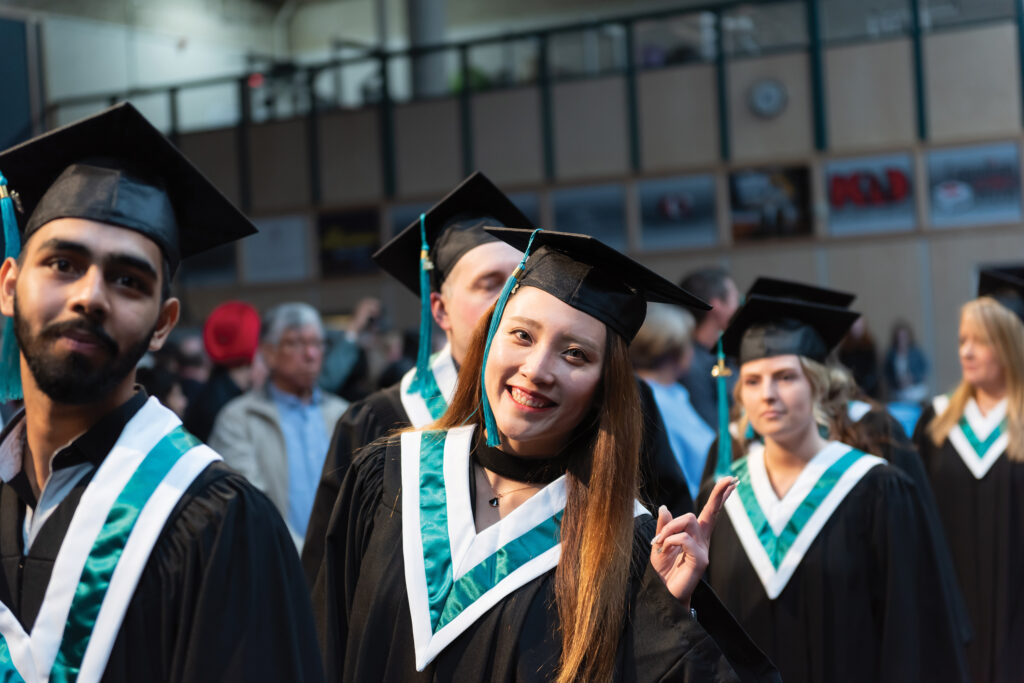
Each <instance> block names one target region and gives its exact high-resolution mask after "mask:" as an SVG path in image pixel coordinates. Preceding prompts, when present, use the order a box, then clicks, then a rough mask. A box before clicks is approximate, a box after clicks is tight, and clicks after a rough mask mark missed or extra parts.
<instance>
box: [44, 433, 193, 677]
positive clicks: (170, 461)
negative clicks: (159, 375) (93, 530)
mask: <svg viewBox="0 0 1024 683" xmlns="http://www.w3.org/2000/svg"><path fill="white" fill-rule="evenodd" d="M199 444H200V442H199V440H198V439H196V438H195V437H194V436H192V435H191V434H189V433H188V432H186V431H185V430H184V429H183V428H182V427H180V426H179V427H177V428H176V429H174V430H173V431H172V432H170V433H169V434H167V435H166V436H165V437H164V438H162V439H161V440H160V441H159V442H158V443H157V444H156V446H154V447H153V450H151V451H150V452H149V453H148V454H147V455H146V457H145V458H144V459H143V461H142V463H141V464H140V465H139V467H138V469H136V470H135V473H134V474H133V475H132V477H131V479H129V480H128V484H127V485H125V487H124V490H122V491H121V493H120V494H119V495H118V497H117V500H115V501H114V505H113V507H111V508H110V512H109V513H108V514H107V520H106V521H105V522H104V523H103V528H102V529H100V533H99V535H98V536H97V537H96V542H95V543H93V546H92V550H90V551H89V557H88V558H87V559H86V561H85V567H84V568H83V569H82V577H81V579H80V580H79V582H78V587H77V588H76V589H75V597H74V599H73V600H72V602H71V611H70V612H69V614H68V621H67V625H66V626H65V627H64V637H63V638H62V640H61V644H60V650H59V651H58V653H57V660H56V662H54V665H53V670H52V671H51V673H50V680H51V681H60V682H65V681H74V680H76V679H77V678H78V673H79V670H80V669H81V666H82V658H83V657H84V656H85V649H86V646H87V645H88V644H89V637H90V636H91V635H92V630H93V628H94V627H95V625H96V617H97V616H98V615H99V612H100V606H101V605H102V604H103V598H104V596H106V594H107V589H108V588H109V587H110V578H111V576H112V575H113V573H114V568H115V567H116V566H117V563H118V560H120V559H121V553H122V552H123V551H124V547H125V544H126V543H127V541H128V536H129V535H130V534H131V532H132V529H133V528H134V527H135V523H136V521H138V518H139V514H140V513H141V512H142V508H143V507H144V506H145V505H146V502H147V501H148V500H149V498H150V496H152V495H153V492H154V491H155V490H156V488H157V486H159V484H160V482H161V481H163V479H164V477H166V476H167V473H168V472H169V471H170V470H171V468H172V467H173V466H174V464H175V463H176V462H178V460H179V459H180V458H181V456H182V455H184V454H185V453H186V452H188V451H189V450H191V449H192V448H194V447H195V446H198V445H199Z"/></svg>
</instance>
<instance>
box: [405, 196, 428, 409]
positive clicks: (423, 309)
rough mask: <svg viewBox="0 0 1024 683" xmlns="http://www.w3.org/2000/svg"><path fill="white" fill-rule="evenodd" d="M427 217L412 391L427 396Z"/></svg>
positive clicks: (423, 226) (422, 225)
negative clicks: (418, 331)
mask: <svg viewBox="0 0 1024 683" xmlns="http://www.w3.org/2000/svg"><path fill="white" fill-rule="evenodd" d="M426 221H427V217H426V214H422V213H421V214H420V345H419V349H418V350H417V353H416V376H415V377H413V380H412V386H411V387H410V389H411V390H412V391H413V392H416V393H418V394H420V395H422V396H425V395H426V393H427V392H428V391H429V388H430V380H429V376H430V346H431V345H430V341H431V325H430V323H431V320H433V316H431V314H430V271H431V270H433V269H434V264H433V262H431V260H430V245H429V244H427V227H426Z"/></svg>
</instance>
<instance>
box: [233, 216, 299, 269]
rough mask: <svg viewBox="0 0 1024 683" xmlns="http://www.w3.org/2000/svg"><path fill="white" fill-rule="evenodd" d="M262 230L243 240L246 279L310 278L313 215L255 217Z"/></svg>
mask: <svg viewBox="0 0 1024 683" xmlns="http://www.w3.org/2000/svg"><path fill="white" fill-rule="evenodd" d="M253 223H255V224H256V227H257V228H258V229H259V232H258V233H256V234H255V235H252V236H250V237H246V238H245V239H244V240H242V241H241V244H242V263H243V264H244V268H243V270H242V272H243V273H244V274H245V281H246V282H292V281H296V280H308V279H310V277H311V276H312V274H311V273H310V270H309V216H307V215H305V214H297V215H291V216H274V217H270V218H255V219H253Z"/></svg>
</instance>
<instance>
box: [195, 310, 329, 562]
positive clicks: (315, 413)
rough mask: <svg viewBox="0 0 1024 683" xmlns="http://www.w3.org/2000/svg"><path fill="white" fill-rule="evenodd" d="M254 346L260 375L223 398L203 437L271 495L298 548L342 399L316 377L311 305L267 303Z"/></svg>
mask: <svg viewBox="0 0 1024 683" xmlns="http://www.w3.org/2000/svg"><path fill="white" fill-rule="evenodd" d="M260 352H261V353H262V355H263V358H264V360H265V362H266V365H267V368H268V370H269V372H270V377H269V379H268V381H267V382H266V384H265V385H264V386H262V387H258V388H255V389H253V390H252V391H249V392H248V393H245V394H243V395H242V396H239V397H238V398H236V399H234V400H232V401H231V402H229V403H228V404H227V405H225V406H224V408H223V409H222V410H221V412H220V414H219V415H218V416H217V421H216V423H215V424H214V427H213V432H212V434H211V435H210V445H211V446H212V447H213V448H215V449H216V450H217V451H219V452H220V453H221V454H222V455H223V456H224V460H225V461H226V462H227V463H228V464H229V465H230V466H231V467H233V468H235V469H236V470H238V471H239V472H241V473H242V474H243V475H245V476H246V477H247V478H248V479H249V481H250V482H252V483H253V485H254V486H256V488H258V489H260V490H261V491H263V492H264V493H265V494H266V495H267V496H268V497H269V498H270V500H271V501H273V503H274V505H276V506H277V509H278V510H279V511H280V512H281V516H282V517H284V519H285V521H286V522H287V523H288V528H289V530H290V531H291V533H292V537H293V538H294V540H295V544H296V546H297V547H298V548H299V549H300V550H301V548H302V541H303V538H304V536H305V533H306V525H307V523H308V521H309V513H310V510H311V508H312V505H313V496H314V494H315V493H316V485H317V482H318V481H319V479H320V470H321V469H322V468H323V463H324V457H325V456H326V454H327V448H328V446H329V445H330V437H331V433H332V432H333V430H334V425H335V423H336V422H337V421H338V418H340V417H341V415H342V413H344V412H345V409H346V408H348V402H347V401H345V400H344V399H341V398H339V397H337V396H335V395H333V394H330V393H327V392H325V391H322V390H321V389H319V388H318V387H317V385H316V383H317V377H319V375H320V369H321V367H322V366H323V359H324V329H323V324H322V322H321V320H320V315H319V313H317V311H316V309H314V308H313V307H312V306H309V305H308V304H304V303H298V302H296V303H287V304H281V305H280V306H277V307H275V308H273V309H271V310H270V311H268V312H267V314H266V315H265V316H264V320H263V324H262V328H261V334H260Z"/></svg>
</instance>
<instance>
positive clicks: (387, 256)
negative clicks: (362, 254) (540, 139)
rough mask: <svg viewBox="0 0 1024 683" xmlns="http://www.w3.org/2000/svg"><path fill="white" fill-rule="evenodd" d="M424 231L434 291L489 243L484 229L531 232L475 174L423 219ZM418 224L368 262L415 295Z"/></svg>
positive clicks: (521, 216)
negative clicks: (495, 227)
mask: <svg viewBox="0 0 1024 683" xmlns="http://www.w3.org/2000/svg"><path fill="white" fill-rule="evenodd" d="M424 222H425V225H424V228H425V231H426V238H427V245H428V247H429V248H430V259H431V261H432V262H433V265H434V268H433V272H432V283H431V286H432V287H433V288H434V289H437V288H438V287H440V286H441V283H443V282H444V280H445V278H446V277H447V276H448V274H449V273H450V272H451V270H452V268H454V267H455V264H456V263H458V261H459V259H460V258H462V256H463V254H465V253H466V252H467V251H469V250H470V249H473V248H474V247H478V246H480V245H481V244H486V243H487V242H494V241H495V238H493V237H491V236H490V235H488V234H487V233H486V232H484V231H483V227H484V226H485V225H499V226H512V227H518V228H532V227H533V224H532V223H531V222H530V220H529V219H528V218H527V217H526V216H525V215H524V214H523V212H522V211H520V210H519V209H518V208H517V207H516V205H515V204H513V203H512V200H511V199H509V198H508V197H506V196H505V194H504V193H503V192H502V191H501V190H499V189H498V188H497V187H496V186H495V185H494V183H492V182H491V181H490V180H488V178H487V176H485V175H484V174H483V173H481V172H480V171H477V172H476V173H474V174H473V175H471V176H469V177H468V178H466V179H465V180H463V181H462V182H461V183H460V184H459V186H458V187H456V188H455V189H454V190H452V191H451V192H449V193H448V194H447V195H446V196H445V197H444V199H442V200H441V201H439V202H438V203H437V204H435V205H434V206H432V207H431V208H430V209H429V210H428V211H426V213H425V214H424ZM421 245H422V240H421V236H420V221H419V219H418V218H417V219H416V220H415V221H413V222H412V223H410V224H409V226H408V227H406V228H405V229H404V230H402V232H400V233H398V234H397V235H395V236H394V237H393V238H392V239H391V240H390V241H389V242H388V243H387V244H385V245H384V246H383V247H381V248H380V249H378V250H377V253H375V254H374V255H373V260H374V261H376V262H377V265H379V266H380V267H381V268H383V269H384V270H385V271H387V273H388V274H389V275H391V276H392V277H394V278H395V279H396V280H398V281H399V282H401V283H402V284H403V285H405V286H406V287H407V288H408V289H409V290H410V291H412V293H413V294H416V295H419V294H420V278H419V265H420V247H421Z"/></svg>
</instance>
